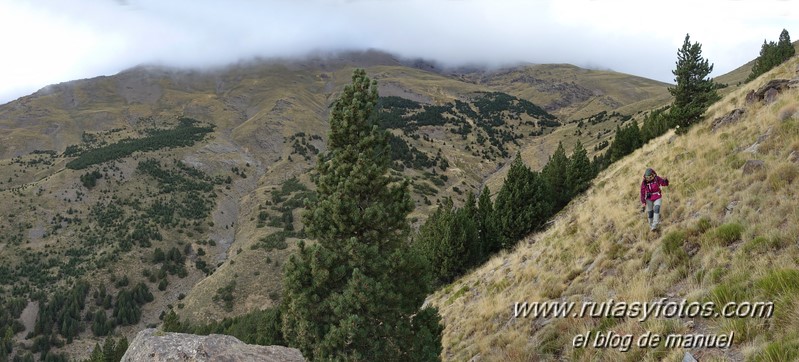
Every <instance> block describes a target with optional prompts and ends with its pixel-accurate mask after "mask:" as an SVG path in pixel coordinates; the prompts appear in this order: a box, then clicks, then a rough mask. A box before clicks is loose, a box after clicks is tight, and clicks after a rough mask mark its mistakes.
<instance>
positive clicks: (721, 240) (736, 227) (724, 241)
mask: <svg viewBox="0 0 799 362" xmlns="http://www.w3.org/2000/svg"><path fill="white" fill-rule="evenodd" d="M743 231H744V227H743V225H741V224H739V223H735V222H732V223H728V224H723V225H721V226H719V227H717V228H715V229H713V230H712V231H710V232H708V233H707V234H705V241H706V242H708V243H711V244H716V245H721V246H728V245H730V244H732V243H734V242H736V241H738V240H741V234H743Z"/></svg>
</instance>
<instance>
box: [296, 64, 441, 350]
mask: <svg viewBox="0 0 799 362" xmlns="http://www.w3.org/2000/svg"><path fill="white" fill-rule="evenodd" d="M377 99H378V96H377V85H376V83H373V82H371V81H370V80H369V78H368V77H367V76H366V72H365V71H363V70H360V69H359V70H356V71H355V72H354V73H353V76H352V84H351V85H348V86H346V87H345V88H344V91H343V92H342V93H341V95H340V96H339V98H338V99H337V100H336V101H335V103H334V105H333V110H332V114H331V118H330V128H331V131H330V135H329V139H328V151H327V153H325V154H323V155H321V156H320V158H319V162H318V165H317V172H318V176H317V177H315V180H314V181H315V183H316V186H317V194H318V198H317V201H316V202H315V203H314V204H312V205H310V210H308V212H306V213H305V226H306V230H307V232H308V234H309V235H310V236H311V237H312V238H314V239H316V240H317V241H318V243H316V244H313V245H309V246H305V245H303V244H301V245H300V250H299V253H298V254H297V255H295V256H293V257H291V259H290V261H289V262H288V263H287V265H286V267H285V278H284V283H285V284H284V285H285V288H284V296H283V298H284V299H283V306H282V308H283V310H282V319H283V335H284V337H285V339H286V341H287V342H288V344H289V345H290V346H293V347H297V348H299V349H300V350H301V351H302V353H303V355H305V357H306V358H308V359H311V360H347V361H378V360H379V361H423V360H435V359H437V358H438V355H439V354H440V352H441V331H442V328H441V326H440V324H439V320H440V318H439V316H438V312H437V311H436V310H435V309H431V308H426V309H423V310H421V311H420V310H419V308H420V307H421V305H422V302H423V301H424V299H425V297H426V295H427V292H428V289H429V288H428V285H429V283H430V282H429V271H428V270H427V269H426V266H425V264H424V262H423V260H424V259H423V258H422V257H421V256H419V255H417V254H415V253H412V252H411V251H410V248H408V245H407V235H408V231H409V224H408V221H407V219H406V216H407V215H408V213H409V212H410V211H411V209H412V208H413V203H412V201H411V198H410V196H409V194H408V191H407V181H405V180H401V181H397V180H392V179H391V178H390V177H389V175H388V172H387V171H388V167H389V164H390V152H389V148H388V141H387V133H386V131H381V130H379V129H378V126H377V124H376V122H375V123H372V122H371V121H369V116H370V114H371V112H372V110H373V108H374V107H375V105H376V104H377Z"/></svg>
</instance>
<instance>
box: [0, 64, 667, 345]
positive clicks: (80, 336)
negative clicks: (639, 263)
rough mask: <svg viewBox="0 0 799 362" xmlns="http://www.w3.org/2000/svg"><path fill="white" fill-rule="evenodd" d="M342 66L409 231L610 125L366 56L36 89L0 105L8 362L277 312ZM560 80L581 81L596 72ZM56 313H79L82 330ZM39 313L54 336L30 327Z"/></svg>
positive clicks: (146, 73) (138, 74) (153, 71)
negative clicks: (517, 157) (371, 116)
mask: <svg viewBox="0 0 799 362" xmlns="http://www.w3.org/2000/svg"><path fill="white" fill-rule="evenodd" d="M355 67H365V68H366V70H367V73H368V74H369V76H370V77H371V78H373V79H375V80H377V81H378V85H379V92H380V95H381V96H383V98H382V99H381V104H380V107H381V108H380V109H379V110H378V112H380V113H381V116H383V117H382V118H381V120H382V121H381V125H382V126H384V127H385V128H387V129H389V130H390V132H391V133H392V135H393V139H392V142H393V143H392V145H393V149H394V150H395V151H398V152H397V153H396V155H393V157H394V161H395V169H394V170H393V171H392V173H394V174H395V175H400V174H402V175H403V176H405V177H408V178H409V179H411V181H412V189H411V191H412V194H413V198H414V201H415V202H416V209H415V211H414V213H413V214H412V215H411V220H412V221H413V222H414V223H415V225H419V224H420V223H421V222H423V221H424V219H425V218H426V217H427V215H429V213H430V212H431V210H433V209H435V207H436V203H437V202H438V201H440V200H443V199H444V198H446V197H452V198H454V199H455V202H456V204H459V203H461V202H462V201H463V200H464V199H465V198H466V194H467V193H468V192H469V191H474V192H477V191H479V190H480V189H481V188H482V185H483V184H484V183H488V184H489V186H491V187H493V184H492V183H491V182H492V178H490V176H491V175H493V174H495V173H496V171H497V169H500V168H501V167H502V166H503V165H504V164H505V163H506V162H507V161H508V160H509V159H510V158H511V157H512V156H513V154H515V153H516V152H517V151H521V152H522V153H524V154H526V155H529V156H530V157H531V158H535V159H543V160H544V161H545V160H546V157H548V154H549V153H551V150H553V149H554V147H555V146H556V145H557V143H558V141H561V140H563V141H564V142H565V143H566V145H567V146H570V145H571V144H573V142H575V141H576V139H577V138H579V139H581V141H582V142H583V144H585V145H586V147H587V148H589V149H590V148H591V147H593V146H594V145H596V144H598V143H599V142H601V141H602V140H605V139H606V138H608V137H611V136H612V129H613V128H614V126H615V124H617V123H618V122H619V119H618V117H616V118H613V117H608V118H607V119H605V118H602V119H603V121H602V122H600V123H598V124H595V125H593V124H592V125H591V126H590V127H589V128H581V129H578V125H577V123H569V124H563V123H561V121H562V120H561V119H558V118H556V117H554V116H552V115H551V114H550V113H548V112H546V111H545V110H543V109H541V108H540V107H539V106H538V105H537V103H536V102H538V100H535V99H526V98H522V97H519V96H515V95H514V94H510V93H506V92H503V91H502V90H501V89H500V83H501V82H500V81H495V83H496V87H494V86H492V85H487V84H480V83H479V82H477V83H475V82H471V81H464V80H463V79H461V78H459V77H456V76H452V75H447V74H444V73H435V72H430V71H426V70H423V69H418V68H413V67H409V66H407V65H406V63H405V62H402V61H399V60H397V59H396V58H395V57H393V56H391V55H388V54H385V53H380V52H362V53H351V54H333V55H324V56H320V57H318V58H314V59H308V60H305V61H301V62H300V61H288V60H286V61H254V62H250V63H241V64H238V65H236V66H231V67H228V68H224V69H217V70H214V71H208V72H198V71H189V70H179V69H165V68H159V67H138V68H135V69H131V70H128V71H125V72H122V73H120V74H117V75H114V76H108V77H98V78H93V79H86V80H80V81H74V82H68V83H63V84H59V85H54V86H50V87H46V88H44V89H42V90H40V91H39V92H37V93H35V94H32V95H30V96H26V97H23V98H21V99H19V100H17V101H14V102H11V103H8V104H5V105H2V106H0V130H1V131H2V132H1V133H0V139H1V140H2V142H0V197H2V199H3V200H4V201H3V202H2V206H3V211H0V230H2V232H0V276H2V278H0V306H2V305H3V304H4V303H6V302H8V303H10V304H13V305H14V306H15V307H14V308H13V310H14V311H15V313H13V314H11V316H12V317H13V318H11V319H12V320H15V319H20V320H21V321H22V322H20V323H21V325H24V327H23V328H22V329H19V328H17V329H14V332H16V333H15V335H14V337H15V340H16V343H17V345H16V347H15V351H20V350H24V349H25V348H27V349H36V348H38V347H34V345H36V346H38V345H40V344H42V343H46V342H44V341H46V340H47V338H46V337H45V336H46V335H47V331H50V330H52V331H54V332H52V333H53V335H56V336H57V337H54V338H55V339H54V342H56V341H57V342H59V343H60V342H65V341H67V340H69V339H71V338H75V342H74V343H72V344H66V345H65V346H64V347H63V349H61V348H54V349H55V350H57V351H63V352H66V353H68V354H70V355H73V356H78V357H80V356H83V355H84V354H85V353H86V352H87V351H88V350H90V349H91V346H93V344H94V343H95V342H98V341H102V336H103V334H104V333H107V332H108V330H109V329H110V330H111V331H114V332H115V333H120V334H122V335H127V336H132V335H133V334H134V333H135V332H136V331H137V330H139V329H141V328H143V327H144V326H146V325H152V324H157V323H160V321H161V319H160V316H162V314H161V313H162V312H163V311H166V310H169V309H174V310H176V311H177V312H178V313H179V314H180V315H181V317H183V318H187V319H189V320H192V321H198V322H200V321H209V320H218V319H221V318H224V317H228V316H235V315H240V314H243V313H246V312H249V311H252V310H256V309H262V308H266V307H269V306H272V305H275V304H276V303H277V302H278V301H279V300H280V291H281V278H282V272H281V270H282V265H283V261H284V260H285V258H286V257H287V256H288V255H289V254H290V253H291V252H293V250H294V248H295V245H296V241H297V240H300V239H302V238H304V235H303V232H302V227H303V226H302V221H301V213H302V209H303V201H304V200H305V199H306V198H309V197H313V192H312V190H310V188H309V185H310V184H311V183H310V176H311V169H312V167H313V165H314V163H315V161H316V156H317V154H318V153H319V152H321V151H323V150H324V147H325V139H326V137H327V131H328V124H327V117H328V114H327V113H328V111H329V105H330V102H331V101H332V100H333V99H334V98H335V96H336V95H337V92H339V91H340V90H341V88H342V86H343V85H344V84H346V83H348V82H349V78H350V76H351V73H352V69H353V68H355ZM571 71H574V72H575V74H577V75H576V77H577V78H576V82H578V83H579V82H580V77H581V76H582V75H584V76H586V77H591V76H592V75H593V74H594V71H584V72H581V71H576V70H574V69H572V70H571ZM581 74H582V75H581ZM614 77H616V78H617V79H618V80H621V79H622V78H623V76H622V75H618V74H616V75H614ZM631 78H632V77H631ZM656 83H657V82H648V83H647V84H649V85H650V86H651V85H652V84H656ZM582 87H583V88H585V89H588V91H589V92H590V93H591V94H595V93H596V94H604V93H607V92H608V91H606V90H605V89H606V88H604V87H605V85H604V84H602V83H601V82H600V83H597V84H596V85H595V86H591V87H588V86H585V85H583V86H582ZM592 87H593V88H592ZM523 89H524V88H523V87H522V88H519V91H522V90H523ZM581 89H582V88H581ZM531 94H532V93H531ZM536 94H538V95H536V97H537V96H543V95H546V94H545V92H541V91H539V92H538V93H536ZM591 97H594V96H593V95H592V96H591ZM581 101H585V102H589V103H591V101H590V99H588V100H586V99H582V100H581ZM622 101H623V102H627V101H629V102H633V101H636V102H638V101H639V100H637V99H632V98H630V99H627V98H623V99H622ZM623 102H622V106H624V105H626V103H623ZM569 104H571V103H564V104H563V105H562V106H564V107H566V106H568V105H569ZM596 104H602V103H601V102H599V103H596ZM617 106H618V105H617V104H615V103H614V107H617ZM575 107H578V106H575ZM580 107H581V106H580ZM614 107H610V108H607V109H605V108H601V107H600V108H597V109H601V110H603V111H612V110H613V109H616V108H614ZM195 136H196V137H195ZM493 179H497V178H496V177H494V178H493ZM78 280H83V281H86V282H87V283H88V287H87V288H83V286H84V284H81V283H77V281H78ZM78 286H81V287H80V288H78ZM61 292H63V293H65V294H60V293H61ZM148 294H151V295H152V296H151V297H148ZM132 295H136V296H137V297H136V303H135V304H136V305H133V302H130V301H129V300H127V298H130V297H131V296H132ZM64 300H67V301H71V300H75V301H80V303H79V304H80V306H79V308H78V309H77V310H78V312H79V313H80V318H77V317H75V316H74V315H71V314H70V313H71V312H72V311H74V310H75V309H74V307H73V306H66V305H59V304H60V303H61V302H63V301H64ZM84 301H85V302H86V303H85V305H84V304H83V303H84ZM23 309H24V312H23V311H22V310H23ZM17 310H19V313H16V311H17ZM41 311H47V312H46V313H47V316H49V317H52V318H51V319H52V322H53V323H51V324H49V325H48V324H45V325H44V326H43V327H42V326H39V327H37V326H36V325H37V323H36V320H37V315H38V316H39V317H41V316H45V313H39V312H41ZM15 314H19V315H15ZM50 314H53V315H52V316H50ZM132 316H136V317H137V318H131V317H132ZM49 317H48V318H49ZM70 318H72V319H70ZM45 319H46V318H45ZM64 320H69V321H68V322H66V323H65V322H64ZM0 323H5V322H4V315H3V314H2V313H0ZM9 323H10V322H9ZM76 325H79V326H81V327H80V328H75V326H76ZM95 325H96V327H95ZM67 327H68V328H67ZM48 328H50V329H49V330H48ZM62 329H63V330H62ZM35 330H39V331H43V333H38V332H37V333H34V338H28V339H26V338H25V337H26V335H28V333H29V332H31V331H35ZM47 343H49V342H47ZM23 347H24V348H23Z"/></svg>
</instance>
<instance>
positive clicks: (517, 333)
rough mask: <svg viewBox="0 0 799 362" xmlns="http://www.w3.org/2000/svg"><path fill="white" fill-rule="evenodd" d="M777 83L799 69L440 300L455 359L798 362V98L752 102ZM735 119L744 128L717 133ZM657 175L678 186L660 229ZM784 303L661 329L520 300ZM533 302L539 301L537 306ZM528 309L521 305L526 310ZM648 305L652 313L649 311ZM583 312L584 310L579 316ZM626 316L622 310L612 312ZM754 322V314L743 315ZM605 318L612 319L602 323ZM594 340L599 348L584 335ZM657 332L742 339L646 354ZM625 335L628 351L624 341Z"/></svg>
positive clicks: (638, 320)
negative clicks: (582, 343) (656, 224)
mask: <svg viewBox="0 0 799 362" xmlns="http://www.w3.org/2000/svg"><path fill="white" fill-rule="evenodd" d="M776 78H786V79H791V78H794V79H796V78H799V58H797V57H794V58H793V59H792V60H791V61H789V62H787V63H786V64H783V65H781V66H779V67H778V68H776V69H774V70H772V71H771V72H769V73H767V74H765V75H764V76H762V77H760V78H758V79H757V80H755V81H753V82H751V83H750V84H747V85H746V86H745V87H743V88H741V89H738V90H735V91H733V92H732V93H730V94H728V95H726V96H725V97H724V99H722V100H721V101H719V102H718V103H716V104H715V105H713V106H712V107H711V109H710V110H709V111H708V113H707V117H706V120H705V121H704V122H701V123H700V124H697V125H695V126H694V127H693V128H692V129H691V130H690V131H689V132H688V133H687V134H686V135H683V136H675V135H674V134H673V132H670V133H668V134H666V135H664V136H662V137H660V138H657V139H655V140H652V141H650V142H649V143H648V144H647V145H645V146H644V147H643V148H642V149H640V150H638V151H636V152H634V153H633V154H632V155H630V156H628V157H626V158H624V159H622V160H620V161H618V162H616V163H614V164H612V165H611V166H610V167H609V168H608V169H607V170H605V171H603V172H602V173H601V174H600V175H599V176H598V177H597V178H596V179H595V180H594V183H593V186H592V187H591V188H590V189H589V190H588V191H587V192H586V193H585V194H584V195H582V196H580V197H578V198H577V199H575V200H574V201H572V202H571V204H570V205H569V206H568V207H567V208H566V209H565V210H563V211H562V212H561V213H560V214H559V215H558V216H557V217H556V220H555V221H554V224H553V225H552V226H551V227H550V228H549V229H548V230H546V231H544V232H541V233H536V234H533V235H529V236H528V237H527V238H526V239H525V240H523V241H521V242H519V244H518V245H517V246H516V248H515V249H514V250H513V251H510V252H504V253H501V254H500V255H497V256H496V257H494V258H493V259H491V260H490V261H489V262H488V263H486V264H485V265H483V266H481V267H479V268H477V269H476V270H474V271H473V272H471V273H470V274H468V275H467V276H465V277H463V278H461V279H460V280H457V281H456V282H454V283H452V284H450V285H448V286H446V287H445V288H442V289H440V290H439V291H437V292H436V293H435V294H434V295H433V296H432V297H431V299H430V302H431V303H432V304H433V305H435V306H437V307H438V308H439V309H440V313H441V315H442V316H443V322H444V324H445V326H446V327H445V331H444V339H443V343H444V351H443V354H442V358H443V359H445V360H456V361H464V360H510V361H531V360H570V361H571V360H575V361H597V360H599V361H622V360H624V361H641V360H663V359H665V360H671V361H679V360H681V359H682V357H683V355H684V354H685V352H686V351H690V353H692V354H693V355H694V356H695V357H696V358H698V359H699V360H701V361H712V360H716V361H722V360H725V361H726V360H734V361H743V360H753V361H788V360H796V358H799V336H798V335H797V334H796V333H795V331H796V330H797V329H799V309H797V306H799V298H797V293H796V292H797V290H799V266H798V265H799V247H798V246H797V243H796V241H797V239H798V238H799V226H798V224H797V222H796V215H797V211H798V210H799V201H798V200H799V197H797V194H796V187H795V185H796V183H797V182H799V180H797V178H798V176H799V156H797V155H798V154H799V89H797V88H796V86H795V84H796V80H794V87H793V88H790V89H787V90H785V91H784V92H782V94H780V95H778V96H777V98H776V100H774V101H773V102H771V103H769V102H762V101H755V102H751V103H750V102H747V100H746V98H747V97H746V95H747V93H748V92H750V91H752V90H756V89H758V88H759V87H761V86H763V85H765V84H766V83H767V82H768V81H769V80H771V79H776ZM734 109H740V110H743V113H742V116H741V117H739V119H737V120H736V119H735V117H734V116H733V117H731V118H732V119H731V120H729V118H728V122H721V123H717V122H715V120H718V119H722V117H724V116H727V115H731V114H732V115H735V114H739V113H740V112H733V110H734ZM646 167H653V168H654V169H655V170H657V171H658V173H659V174H660V175H662V176H667V177H668V178H669V179H670V180H671V185H670V186H668V187H667V188H666V190H665V193H664V195H665V196H664V198H665V199H664V203H663V221H664V222H663V224H662V231H660V232H659V233H652V232H650V231H649V230H648V226H647V225H646V218H645V216H644V215H643V214H642V213H641V212H640V209H639V208H640V203H639V201H638V198H639V196H638V192H639V185H640V182H641V175H642V173H643V171H644V170H645V168H646ZM611 300H612V301H614V302H615V303H616V304H615V305H616V306H618V305H619V304H620V303H628V305H629V304H630V303H636V302H637V303H651V304H650V305H653V306H654V305H656V304H657V303H660V304H664V305H665V304H669V303H672V304H673V306H674V305H678V304H680V303H682V302H683V301H687V302H686V303H693V302H699V303H714V305H715V306H717V308H718V309H710V310H711V312H713V313H715V312H717V311H720V310H721V308H722V306H725V305H726V304H727V303H728V302H737V303H738V305H744V306H745V304H744V303H746V302H749V303H753V304H750V305H749V306H750V307H751V306H753V305H755V304H754V303H757V302H765V304H760V306H761V307H763V306H768V303H769V302H773V305H772V307H773V309H772V310H773V316H771V317H769V318H756V317H751V316H750V317H745V318H722V317H715V315H713V313H711V317H710V318H702V317H694V318H687V317H686V318H664V317H660V318H656V317H652V316H650V317H649V318H643V317H640V314H639V315H638V316H636V315H630V314H628V317H627V318H623V317H613V314H612V313H608V314H603V313H602V312H601V311H600V312H597V313H596V316H597V318H591V317H590V316H582V317H577V316H576V314H573V313H567V314H566V316H565V317H557V318H556V317H553V316H551V315H550V316H548V317H543V316H539V317H535V316H533V315H531V314H529V315H527V316H526V317H525V316H524V315H523V313H522V314H519V315H518V316H517V315H516V313H515V312H514V308H517V310H518V309H523V308H521V306H522V305H521V304H517V303H525V302H528V303H533V302H545V301H550V302H574V303H576V307H575V308H576V310H577V309H580V307H581V306H583V305H590V304H587V303H590V302H595V303H605V304H606V306H607V307H609V308H612V306H611V305H610V304H609V303H610V301H611ZM529 305H530V304H528V306H529ZM517 306H519V307H517ZM639 307H640V306H639ZM576 310H575V311H576ZM614 310H618V309H614ZM742 311H745V310H742ZM603 315H604V316H605V317H604V318H600V316H603ZM587 332H591V335H590V337H589V338H588V339H589V341H588V344H589V345H588V346H587V347H585V348H576V347H574V346H573V341H577V342H579V338H577V339H575V336H578V335H585V334H586V333H587ZM647 332H651V334H658V335H661V336H662V337H663V338H664V340H665V338H666V336H667V335H669V334H675V335H681V336H682V337H684V338H687V337H688V336H693V337H696V336H697V335H699V334H703V335H711V334H712V335H730V333H732V335H733V337H732V339H733V343H732V344H733V345H732V347H731V348H729V349H719V348H693V349H691V348H680V347H675V348H667V347H666V346H665V341H661V342H660V343H658V346H655V347H652V348H639V347H636V345H635V344H636V342H637V339H638V338H639V337H640V336H642V335H644V334H646V333H647ZM609 333H615V334H618V335H621V336H625V335H628V334H629V335H631V336H632V337H630V338H632V342H631V343H632V345H631V346H630V348H629V350H627V351H622V350H625V348H623V346H619V345H615V346H611V347H608V348H594V347H593V343H594V340H595V339H596V338H597V335H599V334H601V335H602V336H607V335H608V334H609ZM623 341H624V340H623V339H622V338H621V337H619V339H618V340H616V342H623Z"/></svg>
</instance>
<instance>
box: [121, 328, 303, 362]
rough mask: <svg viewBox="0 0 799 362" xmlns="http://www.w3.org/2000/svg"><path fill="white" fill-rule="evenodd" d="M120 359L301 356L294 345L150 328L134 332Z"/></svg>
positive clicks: (286, 361) (294, 359)
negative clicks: (260, 344) (258, 343)
mask: <svg viewBox="0 0 799 362" xmlns="http://www.w3.org/2000/svg"><path fill="white" fill-rule="evenodd" d="M122 361H123V362H133V361H152V362H158V361H196V362H203V361H209V362H210V361H230V362H237V361H254V362H259V361H261V362H300V361H305V358H303V357H302V354H301V353H300V351H299V350H297V349H295V348H288V347H282V346H256V345H251V344H246V343H244V342H242V341H240V340H238V339H236V337H232V336H225V335H220V334H212V335H209V336H198V335H194V334H185V333H166V332H161V331H159V330H156V329H153V328H150V329H145V330H143V331H141V332H139V333H138V334H137V335H136V338H135V339H134V340H133V342H131V344H130V347H128V351H127V352H125V355H124V356H123V357H122Z"/></svg>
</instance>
